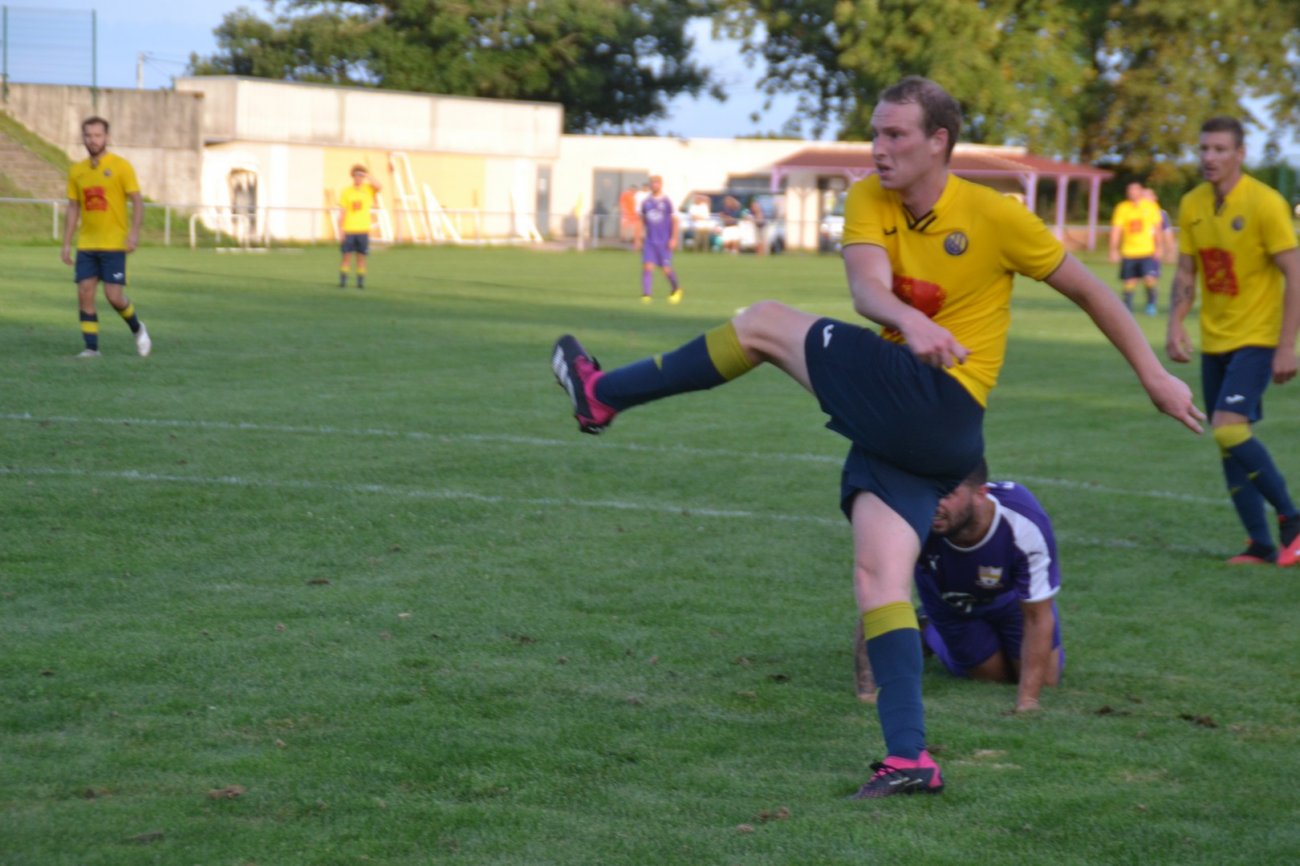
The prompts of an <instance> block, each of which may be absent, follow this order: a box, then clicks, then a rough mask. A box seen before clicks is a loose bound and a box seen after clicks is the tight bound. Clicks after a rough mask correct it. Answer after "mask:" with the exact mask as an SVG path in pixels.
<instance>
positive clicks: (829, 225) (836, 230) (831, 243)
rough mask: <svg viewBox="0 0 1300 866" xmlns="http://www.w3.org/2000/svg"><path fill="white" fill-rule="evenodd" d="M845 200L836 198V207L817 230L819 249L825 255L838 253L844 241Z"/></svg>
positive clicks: (840, 196) (823, 218) (842, 197)
mask: <svg viewBox="0 0 1300 866" xmlns="http://www.w3.org/2000/svg"><path fill="white" fill-rule="evenodd" d="M844 199H845V196H843V195H839V196H836V197H835V205H834V206H833V207H832V208H831V209H830V212H829V213H827V214H826V215H825V216H823V217H822V220H821V224H820V225H819V226H818V230H817V248H818V249H819V250H821V251H822V252H824V253H837V252H839V251H840V246H841V244H842V242H843V240H844Z"/></svg>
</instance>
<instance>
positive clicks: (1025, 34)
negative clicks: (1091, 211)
mask: <svg viewBox="0 0 1300 866" xmlns="http://www.w3.org/2000/svg"><path fill="white" fill-rule="evenodd" d="M715 20H716V22H717V25H716V26H717V28H718V29H719V30H720V31H722V32H724V33H727V34H729V35H732V36H736V37H738V38H740V39H742V40H743V45H744V51H745V53H746V55H747V56H749V57H750V58H754V59H761V60H762V61H763V62H764V63H765V65H766V73H765V75H764V77H763V79H762V85H761V86H762V88H763V89H764V91H765V92H766V93H767V94H768V95H769V96H772V95H775V94H778V93H791V92H793V93H797V94H799V97H800V104H799V113H800V118H798V119H797V121H796V122H797V123H800V124H801V125H802V124H806V125H807V126H808V127H809V128H810V130H811V131H812V132H813V133H815V134H820V133H821V132H822V131H823V130H825V129H827V128H831V127H834V128H836V129H837V131H838V134H839V135H840V137H842V138H849V139H854V138H864V137H866V136H867V135H868V133H869V126H870V111H871V109H872V107H873V105H874V104H875V102H876V101H877V98H878V96H879V94H880V92H881V90H882V89H884V88H885V87H887V86H888V85H889V84H891V83H893V82H894V81H897V80H898V79H899V78H900V77H902V76H904V75H908V74H917V75H924V76H926V77H929V78H933V79H935V80H936V81H939V82H940V83H942V84H943V85H944V86H945V87H947V88H948V89H949V90H950V91H951V92H952V93H953V95H954V96H956V97H957V98H958V99H959V100H960V101H961V103H962V107H963V110H964V112H965V114H966V117H967V121H968V129H967V131H966V135H967V137H968V138H969V139H970V140H973V141H987V142H997V143H1023V144H1025V145H1027V146H1029V147H1031V148H1033V149H1035V150H1038V151H1043V152H1047V153H1054V154H1059V155H1062V156H1067V157H1072V158H1078V159H1081V160H1084V161H1089V162H1108V163H1112V164H1117V165H1119V164H1122V165H1125V166H1130V167H1133V168H1137V169H1140V170H1150V169H1152V168H1158V167H1159V166H1160V165H1161V164H1162V163H1163V162H1166V161H1168V160H1171V159H1176V158H1177V157H1179V156H1181V155H1184V154H1185V153H1186V152H1187V148H1188V147H1189V146H1190V145H1191V144H1192V142H1193V141H1194V139H1195V129H1196V127H1197V126H1198V125H1199V122H1200V120H1201V119H1203V117H1204V116H1206V115H1208V114H1211V113H1223V114H1235V115H1238V116H1241V117H1243V118H1247V119H1250V120H1254V121H1256V122H1268V123H1272V124H1275V125H1277V126H1278V127H1279V128H1281V129H1284V130H1285V129H1294V128H1295V127H1296V126H1297V125H1298V123H1300V3H1296V2H1295V0H1209V2H1201V3H1188V2H1186V0H1060V2H1052V0H979V2H973V0H792V2H791V0H781V2H777V0H721V11H720V12H719V14H718V16H717V18H716V19H715ZM1248 97H1256V98H1259V99H1263V100H1265V103H1266V105H1267V106H1268V109H1267V113H1266V115H1265V116H1264V117H1255V116H1253V115H1252V113H1251V112H1250V111H1249V109H1248V103H1247V99H1248Z"/></svg>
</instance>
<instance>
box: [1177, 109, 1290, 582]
mask: <svg viewBox="0 0 1300 866" xmlns="http://www.w3.org/2000/svg"><path fill="white" fill-rule="evenodd" d="M1244 136H1245V133H1244V131H1243V128H1242V125H1241V123H1240V121H1238V120H1237V119H1236V118H1232V117H1212V118H1210V119H1209V120H1207V121H1205V123H1204V124H1202V126H1201V139H1200V160H1201V176H1202V177H1204V178H1205V183H1202V184H1200V185H1198V186H1197V187H1195V188H1194V189H1192V190H1191V192H1189V193H1187V194H1186V195H1185V196H1183V200H1182V203H1181V204H1180V205H1179V208H1178V227H1179V230H1180V234H1179V238H1178V270H1177V271H1176V272H1175V273H1174V282H1173V288H1172V290H1171V294H1172V300H1171V303H1170V308H1169V329H1168V332H1167V335H1166V341H1165V350H1166V351H1167V352H1168V354H1169V357H1170V358H1171V359H1172V360H1174V361H1177V362H1179V363H1187V362H1188V361H1190V360H1191V358H1192V343H1191V340H1190V339H1189V338H1188V336H1187V331H1186V329H1185V328H1184V327H1183V319H1185V318H1186V317H1187V314H1188V313H1189V312H1191V309H1192V304H1193V302H1194V301H1195V300H1196V277H1197V274H1200V278H1201V285H1202V286H1203V287H1204V288H1205V292H1204V294H1203V295H1202V297H1201V385H1202V388H1203V389H1204V396H1205V408H1206V410H1207V411H1209V412H1211V413H1212V414H1211V415H1210V426H1211V427H1212V428H1213V430H1214V441H1215V442H1216V443H1218V446H1219V455H1220V457H1222V460H1223V475H1224V480H1225V481H1226V482H1227V485H1228V495H1229V496H1230V497H1231V498H1232V504H1233V506H1234V507H1235V508H1236V510H1237V516H1238V517H1239V518H1240V519H1241V522H1242V524H1243V525H1244V526H1245V527H1246V532H1247V533H1248V535H1249V536H1250V541H1249V546H1248V547H1247V548H1246V549H1245V550H1244V551H1242V552H1241V553H1239V554H1238V555H1236V556H1234V557H1232V558H1231V559H1229V560H1228V562H1230V563H1233V564H1271V563H1273V562H1276V563H1277V564H1279V565H1295V564H1296V563H1297V562H1300V516H1297V514H1296V507H1295V504H1294V503H1293V502H1292V500H1291V496H1290V494H1289V493H1288V491H1287V486H1286V480H1285V479H1284V478H1283V477H1282V474H1281V473H1280V472H1279V471H1278V469H1277V466H1276V465H1274V463H1273V458H1272V456H1271V455H1270V454H1269V453H1268V449H1266V448H1265V447H1264V445H1263V444H1262V443H1261V442H1260V441H1259V440H1258V439H1256V438H1255V435H1254V431H1253V429H1252V425H1253V424H1254V423H1255V422H1256V421H1259V420H1260V419H1261V418H1262V417H1263V415H1264V405H1263V401H1264V391H1265V389H1266V388H1268V384H1269V381H1270V380H1272V381H1273V382H1276V383H1277V384H1279V385H1281V384H1284V383H1286V382H1289V381H1291V379H1292V378H1294V377H1295V374H1296V349H1295V341H1296V332H1297V331H1298V330H1300V251H1298V250H1297V246H1296V234H1295V227H1294V226H1293V225H1292V224H1291V213H1290V209H1289V208H1288V207H1287V204H1286V201H1285V200H1284V199H1283V198H1282V196H1281V195H1279V194H1278V193H1277V191H1275V190H1274V189H1272V188H1271V187H1269V186H1267V185H1265V184H1263V183H1261V182H1260V181H1258V180H1256V179H1255V178H1253V177H1250V176H1249V175H1246V174H1244V173H1243V172H1242V170H1241V167H1242V163H1243V162H1244V161H1245V159H1246V148H1245V144H1244ZM1265 502H1267V503H1268V504H1269V505H1271V506H1273V509H1274V511H1275V512H1276V513H1277V519H1278V522H1279V524H1280V526H1279V536H1280V540H1281V542H1282V547H1281V550H1279V549H1278V548H1277V546H1276V545H1274V543H1273V533H1272V531H1271V530H1270V528H1269V525H1268V519H1267V516H1266V511H1265V508H1264V503H1265Z"/></svg>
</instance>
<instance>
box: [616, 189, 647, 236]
mask: <svg viewBox="0 0 1300 866" xmlns="http://www.w3.org/2000/svg"><path fill="white" fill-rule="evenodd" d="M640 189H641V188H640V187H639V186H637V185H636V184H632V185H631V186H629V187H626V188H624V190H623V192H622V193H621V194H620V195H619V197H618V213H619V227H618V237H619V240H621V241H623V242H624V243H631V242H632V241H634V240H636V229H637V225H638V224H639V223H640V222H641V214H640V212H639V211H638V210H637V200H636V197H637V193H638V192H639V191H640Z"/></svg>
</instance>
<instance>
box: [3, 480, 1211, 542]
mask: <svg viewBox="0 0 1300 866" xmlns="http://www.w3.org/2000/svg"><path fill="white" fill-rule="evenodd" d="M5 476H8V477H12V478H28V479H32V478H68V479H74V480H79V481H85V480H100V481H134V482H140V483H145V484H188V485H195V486H202V487H236V488H247V489H260V490H301V491H310V492H320V493H331V494H347V495H356V494H370V495H379V496H390V497H394V498H397V499H410V500H423V501H444V502H450V501H462V502H476V503H481V504H486V505H511V506H532V507H539V508H556V507H564V508H592V509H603V510H611V509H612V510H617V511H640V512H649V513H654V514H671V515H677V516H680V517H712V518H722V519H732V520H770V521H774V522H776V523H801V524H805V525H807V524H812V525H817V526H829V527H843V528H845V529H847V528H848V523H847V522H846V521H845V520H844V519H843V518H830V517H818V516H815V515H806V514H780V513H776V512H759V511H742V510H737V509H719V508H697V507H694V506H685V505H671V504H668V503H662V502H644V501H643V502H626V501H622V500H617V499H562V498H558V497H521V496H489V495H485V494H482V493H475V492H473V491H468V490H437V489H434V490H430V489H427V488H412V487H394V486H392V485H389V484H329V483H325V482H320V481H295V480H283V479H270V480H268V479H261V478H244V477H241V476H238V475H221V476H201V475H169V474H165V473H159V472H139V471H137V470H134V469H126V470H120V471H117V472H105V471H93V470H84V469H58V468H52V467H44V466H36V467H30V466H28V467H24V466H0V477H5ZM1057 536H1058V538H1059V539H1060V540H1062V541H1067V542H1070V543H1072V544H1078V545H1083V546H1087V547H1102V548H1109V549H1123V550H1130V549H1135V548H1140V547H1149V546H1150V545H1141V544H1138V543H1137V542H1135V541H1130V540H1128V539H1124V538H1091V537H1088V536H1084V535H1077V534H1075V533H1073V532H1068V531H1067V532H1058V533H1057ZM1180 549H1181V550H1184V551H1187V550H1190V548H1187V547H1182V548H1180ZM1193 552H1197V551H1193ZM1200 552H1206V553H1213V552H1214V551H1209V550H1206V551H1200Z"/></svg>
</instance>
